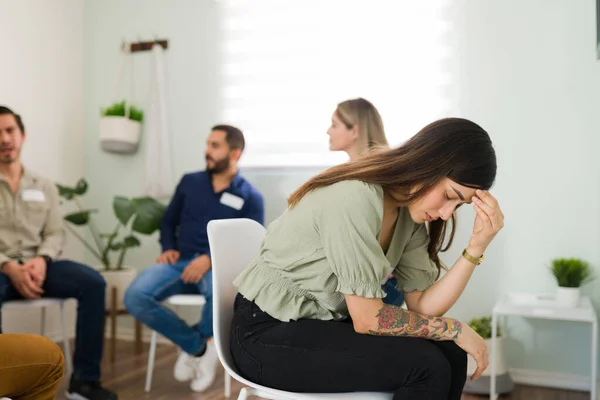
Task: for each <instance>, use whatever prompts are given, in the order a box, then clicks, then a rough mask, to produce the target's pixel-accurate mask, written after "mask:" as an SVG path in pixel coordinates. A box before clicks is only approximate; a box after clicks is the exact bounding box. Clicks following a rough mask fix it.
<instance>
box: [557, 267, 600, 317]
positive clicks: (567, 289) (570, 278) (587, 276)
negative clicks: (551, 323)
mask: <svg viewBox="0 0 600 400" xmlns="http://www.w3.org/2000/svg"><path fill="white" fill-rule="evenodd" d="M550 271H551V272H552V275H554V277H555V278H556V282H557V283H558V288H557V291H556V306H557V307H561V308H572V307H577V305H578V304H579V298H580V297H581V292H580V287H581V286H582V285H584V284H585V283H588V282H590V281H591V280H593V279H594V277H593V271H592V268H591V267H590V265H589V263H588V262H586V261H583V260H580V259H578V258H555V259H554V260H552V262H551V266H550Z"/></svg>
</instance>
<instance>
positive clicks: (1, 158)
mask: <svg viewBox="0 0 600 400" xmlns="http://www.w3.org/2000/svg"><path fill="white" fill-rule="evenodd" d="M3 150H4V148H3V147H2V146H0V164H11V163H13V162H14V161H15V160H16V159H17V158H18V157H19V153H20V152H19V151H18V150H17V151H15V150H14V149H13V151H11V152H10V153H9V154H7V155H4V151H3Z"/></svg>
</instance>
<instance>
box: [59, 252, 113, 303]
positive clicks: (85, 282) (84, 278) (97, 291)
mask: <svg viewBox="0 0 600 400" xmlns="http://www.w3.org/2000/svg"><path fill="white" fill-rule="evenodd" d="M67 262H71V263H72V264H74V265H75V266H77V268H79V269H80V270H81V273H80V274H78V278H77V283H78V285H79V286H80V287H81V289H82V291H83V293H84V294H86V295H90V296H94V298H96V299H97V298H98V296H102V298H104V297H105V294H106V281H105V280H104V277H103V276H102V274H101V273H100V272H98V271H96V270H95V269H93V268H91V267H88V266H87V265H84V264H80V263H76V262H74V261H67Z"/></svg>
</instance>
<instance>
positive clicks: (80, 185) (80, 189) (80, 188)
mask: <svg viewBox="0 0 600 400" xmlns="http://www.w3.org/2000/svg"><path fill="white" fill-rule="evenodd" d="M87 190H88V183H87V181H86V180H85V179H84V178H81V179H80V180H78V181H77V185H76V186H75V189H74V192H75V194H76V195H78V196H83V195H84V194H85V193H86V192H87Z"/></svg>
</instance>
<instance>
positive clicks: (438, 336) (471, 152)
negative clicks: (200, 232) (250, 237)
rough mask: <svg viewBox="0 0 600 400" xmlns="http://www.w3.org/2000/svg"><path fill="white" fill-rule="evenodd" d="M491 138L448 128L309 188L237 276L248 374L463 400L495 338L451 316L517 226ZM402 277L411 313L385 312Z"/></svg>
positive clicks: (299, 386)
mask: <svg viewBox="0 0 600 400" xmlns="http://www.w3.org/2000/svg"><path fill="white" fill-rule="evenodd" d="M495 177H496V155H495V151H494V149H493V146H492V142H491V140H490V138H489V135H488V134H487V132H485V131H484V130H483V129H482V128H481V127H480V126H478V125H477V124H475V123H473V122H471V121H469V120H466V119H460V118H448V119H443V120H439V121H436V122H434V123H432V124H430V125H428V126H426V127H425V128H423V129H422V130H421V131H420V132H419V133H417V134H416V135H415V136H414V137H412V138H411V139H410V140H408V141H407V142H406V143H405V144H403V145H402V146H400V147H398V148H395V149H391V150H386V151H381V152H376V153H372V154H368V155H365V156H364V157H360V158H359V159H357V160H356V161H353V162H349V163H345V164H342V165H338V166H335V167H332V168H330V169H328V170H326V171H324V172H323V173H321V174H319V175H317V176H315V177H314V178H312V179H310V180H309V181H308V182H306V183H305V184H304V185H303V186H301V187H300V188H299V189H298V190H297V191H296V192H295V193H293V194H292V196H291V197H290V198H289V207H288V209H287V210H286V211H285V212H284V213H283V214H282V215H281V216H280V217H279V218H278V219H277V220H276V221H274V222H273V223H272V224H271V225H270V226H269V228H268V231H267V234H266V237H265V239H264V242H263V245H262V249H261V252H260V255H259V256H258V257H257V258H256V259H255V260H254V261H253V262H252V263H251V265H250V266H249V267H248V268H247V269H246V270H244V271H243V272H242V273H241V274H240V276H239V277H238V278H237V279H236V281H235V285H236V286H237V287H238V289H239V294H238V296H237V298H236V301H235V306H234V307H235V313H234V317H233V321H232V328H231V329H232V331H231V352H232V356H233V358H234V361H235V363H236V365H237V367H238V369H239V371H240V372H241V374H242V375H243V376H245V377H246V378H247V379H249V380H252V381H254V382H257V383H259V384H263V385H266V386H269V387H273V388H277V389H282V390H287V391H296V392H353V391H391V392H394V399H395V400H397V399H403V400H404V399H451V400H453V399H455V400H458V399H460V396H461V392H462V388H463V385H464V383H465V380H466V366H467V359H466V353H469V354H471V355H472V356H473V357H474V358H475V360H476V362H477V370H476V371H475V373H474V374H473V376H472V377H471V378H472V379H477V378H478V377H479V376H480V375H481V373H482V372H483V370H484V369H485V368H486V367H487V364H488V356H487V348H486V345H485V342H484V340H483V339H482V338H481V337H480V336H479V335H477V334H476V333H475V332H474V331H473V330H472V329H471V328H469V327H468V326H467V325H466V324H463V323H461V322H460V321H458V320H455V319H452V318H447V317H442V315H444V314H445V313H446V312H447V311H448V309H449V308H450V307H451V306H452V305H453V304H454V303H455V302H456V300H457V299H458V297H459V296H460V295H461V293H462V292H463V290H464V288H465V286H466V284H467V282H468V280H469V278H470V277H471V275H472V273H473V271H474V270H475V268H476V266H477V265H479V264H480V263H481V260H482V259H483V254H484V252H485V250H486V248H487V247H488V245H489V244H490V242H491V241H492V239H493V238H494V237H495V235H496V234H497V232H498V231H499V230H500V229H501V228H502V227H503V225H504V216H503V214H502V211H501V209H500V207H499V206H498V202H497V201H496V199H495V198H494V197H493V196H492V195H491V194H490V193H489V192H488V190H489V188H490V187H491V186H492V184H493V183H494V180H495ZM471 202H472V203H473V206H474V208H475V211H476V213H477V215H476V217H475V221H474V225H473V235H472V236H471V237H470V240H469V242H468V243H467V244H466V247H465V249H464V251H463V253H462V256H461V257H460V258H459V259H458V260H457V261H456V262H455V263H454V265H453V266H452V268H451V269H450V270H449V271H448V272H447V273H446V274H445V275H444V276H443V277H442V278H441V279H438V278H439V275H440V270H441V269H442V268H443V265H442V263H441V261H440V259H439V254H438V253H439V252H440V251H442V250H444V249H447V248H448V246H449V245H450V244H451V242H452V239H453V236H454V226H452V228H451V231H450V235H449V236H450V238H449V241H448V245H446V246H444V243H443V242H444V237H445V234H446V231H447V229H448V223H449V222H452V221H453V220H454V212H455V210H456V208H457V207H459V206H460V205H462V204H464V203H471ZM390 272H392V273H393V274H394V276H395V277H396V278H397V279H398V282H399V286H400V287H401V288H402V289H403V290H404V292H405V299H406V304H407V306H408V310H406V309H403V308H401V307H397V306H394V305H389V304H384V303H383V302H382V300H381V298H382V297H384V293H383V291H382V289H381V282H382V281H383V280H384V279H385V277H386V276H387V275H388V274H389V273H390Z"/></svg>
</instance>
